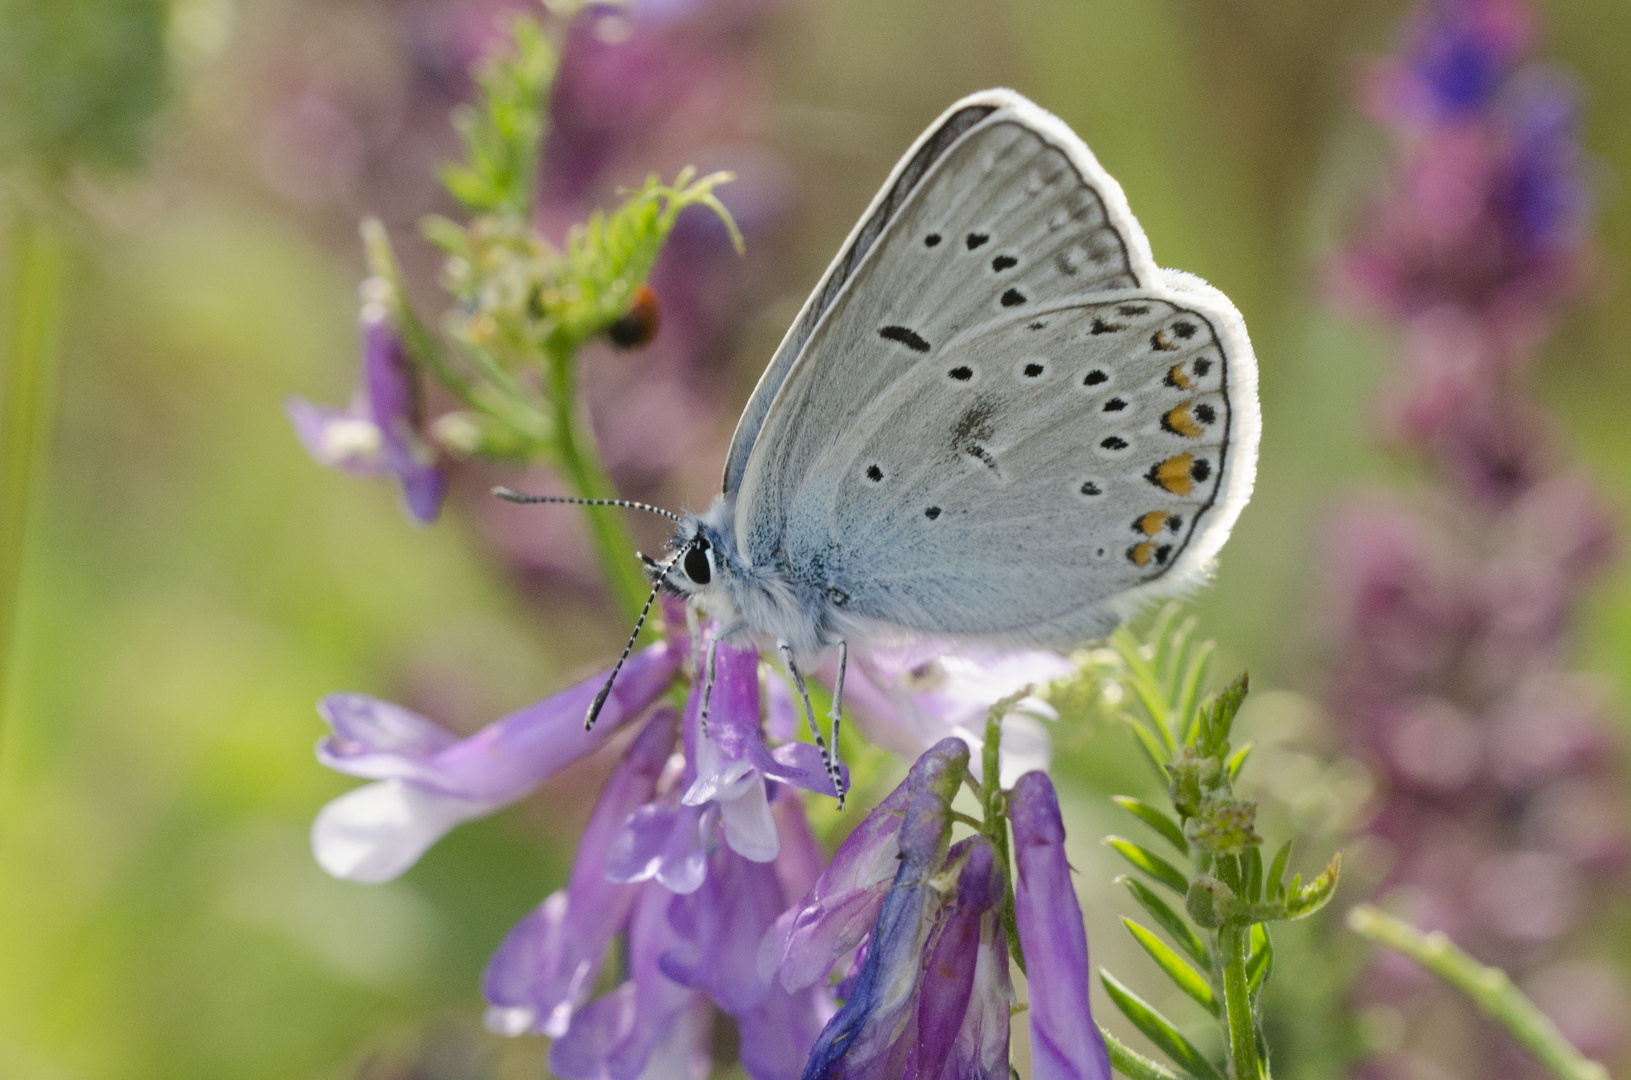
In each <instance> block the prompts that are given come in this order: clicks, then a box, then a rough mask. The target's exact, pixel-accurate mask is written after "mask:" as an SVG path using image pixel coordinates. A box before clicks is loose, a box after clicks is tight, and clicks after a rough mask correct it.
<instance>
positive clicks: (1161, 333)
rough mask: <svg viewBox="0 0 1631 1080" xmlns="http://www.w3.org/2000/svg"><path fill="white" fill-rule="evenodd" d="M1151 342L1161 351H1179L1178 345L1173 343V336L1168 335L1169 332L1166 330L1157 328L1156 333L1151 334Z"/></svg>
mask: <svg viewBox="0 0 1631 1080" xmlns="http://www.w3.org/2000/svg"><path fill="white" fill-rule="evenodd" d="M1150 344H1151V345H1153V346H1155V348H1156V349H1157V350H1159V351H1160V352H1177V351H1178V346H1177V345H1175V344H1173V341H1172V339H1171V338H1169V337H1167V332H1166V331H1165V330H1157V331H1156V332H1155V333H1153V334H1151V335H1150Z"/></svg>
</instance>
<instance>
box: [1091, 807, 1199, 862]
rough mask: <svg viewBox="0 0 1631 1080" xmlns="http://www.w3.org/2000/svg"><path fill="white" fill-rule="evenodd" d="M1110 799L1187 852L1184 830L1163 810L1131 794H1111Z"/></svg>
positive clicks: (1187, 846)
mask: <svg viewBox="0 0 1631 1080" xmlns="http://www.w3.org/2000/svg"><path fill="white" fill-rule="evenodd" d="M1110 801H1111V802H1113V803H1115V804H1116V805H1117V806H1119V807H1121V808H1122V809H1123V810H1125V811H1127V812H1128V813H1129V814H1132V815H1133V816H1134V817H1136V818H1137V819H1138V820H1140V821H1142V822H1143V823H1144V824H1146V825H1148V826H1149V827H1150V828H1152V829H1154V830H1155V831H1156V832H1158V833H1160V834H1161V835H1162V836H1163V837H1164V838H1166V841H1167V842H1168V843H1170V844H1171V845H1172V846H1173V847H1175V848H1177V849H1178V850H1179V851H1181V852H1182V853H1183V854H1185V855H1188V854H1189V841H1188V840H1186V839H1185V838H1184V830H1183V829H1181V828H1179V827H1178V823H1177V822H1176V821H1173V820H1172V819H1171V818H1170V817H1168V816H1167V815H1166V814H1165V813H1164V812H1163V811H1161V810H1159V809H1157V808H1156V807H1154V806H1151V805H1150V804H1149V803H1147V802H1145V801H1144V800H1143V799H1135V798H1133V797H1132V796H1131V795H1112V796H1110Z"/></svg>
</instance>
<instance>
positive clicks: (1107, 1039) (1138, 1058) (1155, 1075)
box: [1008, 1027, 1185, 1080]
mask: <svg viewBox="0 0 1631 1080" xmlns="http://www.w3.org/2000/svg"><path fill="white" fill-rule="evenodd" d="M1099 1034H1100V1035H1101V1036H1103V1038H1104V1047H1105V1049H1106V1050H1108V1051H1110V1065H1111V1067H1112V1068H1114V1069H1115V1070H1116V1071H1117V1072H1119V1073H1120V1074H1121V1075H1123V1076H1128V1077H1131V1078H1132V1080H1185V1078H1184V1077H1182V1076H1180V1075H1179V1074H1178V1073H1175V1072H1173V1071H1172V1070H1171V1069H1169V1068H1167V1067H1166V1066H1165V1065H1163V1064H1161V1063H1160V1062H1159V1061H1154V1060H1152V1059H1150V1058H1147V1057H1145V1056H1144V1055H1143V1054H1140V1053H1139V1052H1138V1051H1137V1050H1134V1049H1133V1048H1132V1047H1130V1046H1128V1045H1127V1044H1126V1043H1124V1042H1122V1041H1121V1040H1120V1039H1118V1038H1116V1037H1115V1035H1114V1034H1112V1033H1111V1032H1110V1031H1109V1030H1107V1029H1106V1028H1103V1027H1101V1028H1099ZM1008 1068H1009V1073H1010V1074H1011V1075H1012V1076H1013V1077H1016V1078H1017V1077H1018V1076H1019V1073H1017V1072H1015V1071H1014V1069H1013V1066H1011V1065H1010V1066H1009V1067H1008Z"/></svg>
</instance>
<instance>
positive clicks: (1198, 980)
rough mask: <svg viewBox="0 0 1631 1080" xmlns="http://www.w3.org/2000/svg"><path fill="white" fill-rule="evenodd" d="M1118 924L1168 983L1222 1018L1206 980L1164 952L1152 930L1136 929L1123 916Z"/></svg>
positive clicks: (1219, 1008)
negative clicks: (1147, 955) (1125, 928)
mask: <svg viewBox="0 0 1631 1080" xmlns="http://www.w3.org/2000/svg"><path fill="white" fill-rule="evenodd" d="M1121 922H1122V925H1124V926H1126V927H1127V932H1128V933H1129V934H1131V935H1133V940H1134V941H1137V942H1138V943H1139V945H1141V946H1142V947H1143V949H1144V951H1145V952H1147V953H1149V954H1150V959H1151V960H1154V961H1155V964H1156V966H1157V967H1159V968H1160V969H1161V970H1162V971H1164V972H1166V975H1167V978H1169V979H1171V980H1172V981H1173V983H1175V984H1176V985H1177V987H1178V989H1180V990H1182V991H1183V992H1184V993H1186V994H1188V995H1189V996H1190V997H1191V998H1193V999H1194V1001H1195V1003H1196V1004H1197V1005H1199V1006H1200V1007H1201V1008H1203V1009H1205V1010H1206V1011H1207V1012H1209V1013H1211V1014H1212V1015H1213V1016H1220V1015H1222V1011H1223V1007H1222V1006H1221V1005H1219V1004H1218V999H1217V996H1216V995H1215V994H1213V993H1212V986H1211V984H1210V983H1208V982H1207V981H1206V976H1204V975H1202V974H1201V973H1200V972H1198V971H1196V970H1195V969H1194V968H1192V967H1190V966H1189V965H1188V964H1186V963H1184V961H1183V958H1182V957H1180V956H1179V955H1178V954H1177V953H1175V952H1173V951H1172V950H1171V949H1169V948H1167V945H1166V943H1165V942H1163V941H1162V940H1161V939H1160V938H1158V937H1156V936H1155V932H1154V931H1153V930H1150V929H1147V928H1146V927H1143V926H1140V925H1139V924H1138V923H1136V922H1134V921H1133V920H1131V919H1129V918H1127V917H1126V916H1122V919H1121Z"/></svg>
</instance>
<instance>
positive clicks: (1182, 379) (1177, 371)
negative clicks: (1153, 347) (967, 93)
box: [1166, 364, 1195, 390]
mask: <svg viewBox="0 0 1631 1080" xmlns="http://www.w3.org/2000/svg"><path fill="white" fill-rule="evenodd" d="M1166 383H1167V385H1168V386H1176V387H1178V388H1179V389H1180V390H1193V389H1194V388H1195V384H1194V383H1192V382H1190V381H1189V376H1188V375H1185V374H1184V365H1182V364H1173V365H1172V370H1171V371H1169V372H1167V378H1166Z"/></svg>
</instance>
